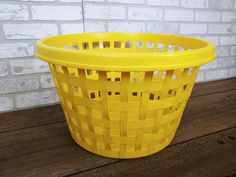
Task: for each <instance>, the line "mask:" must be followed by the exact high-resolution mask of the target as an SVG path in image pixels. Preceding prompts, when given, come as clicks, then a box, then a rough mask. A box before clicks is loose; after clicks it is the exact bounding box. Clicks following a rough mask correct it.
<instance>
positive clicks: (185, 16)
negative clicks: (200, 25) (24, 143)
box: [164, 9, 193, 21]
mask: <svg viewBox="0 0 236 177" xmlns="http://www.w3.org/2000/svg"><path fill="white" fill-rule="evenodd" d="M164 20H165V21H193V11H192V10H182V9H181V10H173V9H167V10H165V17H164Z"/></svg>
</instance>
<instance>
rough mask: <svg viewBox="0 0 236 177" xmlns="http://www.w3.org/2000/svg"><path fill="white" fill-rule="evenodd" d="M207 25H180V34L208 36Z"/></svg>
mask: <svg viewBox="0 0 236 177" xmlns="http://www.w3.org/2000/svg"><path fill="white" fill-rule="evenodd" d="M206 33H207V25H206V24H180V34H206Z"/></svg>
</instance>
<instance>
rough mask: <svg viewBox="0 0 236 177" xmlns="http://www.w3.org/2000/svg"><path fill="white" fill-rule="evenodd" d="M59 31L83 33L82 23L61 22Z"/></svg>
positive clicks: (63, 32)
mask: <svg viewBox="0 0 236 177" xmlns="http://www.w3.org/2000/svg"><path fill="white" fill-rule="evenodd" d="M61 32H62V34H70V33H83V32H84V29H83V24H82V23H80V24H73V23H71V24H61Z"/></svg>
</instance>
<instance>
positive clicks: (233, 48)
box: [230, 46, 236, 55]
mask: <svg viewBox="0 0 236 177" xmlns="http://www.w3.org/2000/svg"><path fill="white" fill-rule="evenodd" d="M230 53H231V55H236V46H232V48H231V52H230Z"/></svg>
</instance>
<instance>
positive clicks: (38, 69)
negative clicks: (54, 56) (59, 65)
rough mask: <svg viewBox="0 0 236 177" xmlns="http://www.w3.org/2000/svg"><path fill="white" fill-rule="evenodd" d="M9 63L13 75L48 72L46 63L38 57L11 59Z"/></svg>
mask: <svg viewBox="0 0 236 177" xmlns="http://www.w3.org/2000/svg"><path fill="white" fill-rule="evenodd" d="M9 64H10V68H11V73H12V74H13V75H22V74H32V73H43V72H49V66H48V64H47V63H46V62H44V61H41V60H38V59H25V60H12V61H10V62H9Z"/></svg>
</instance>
